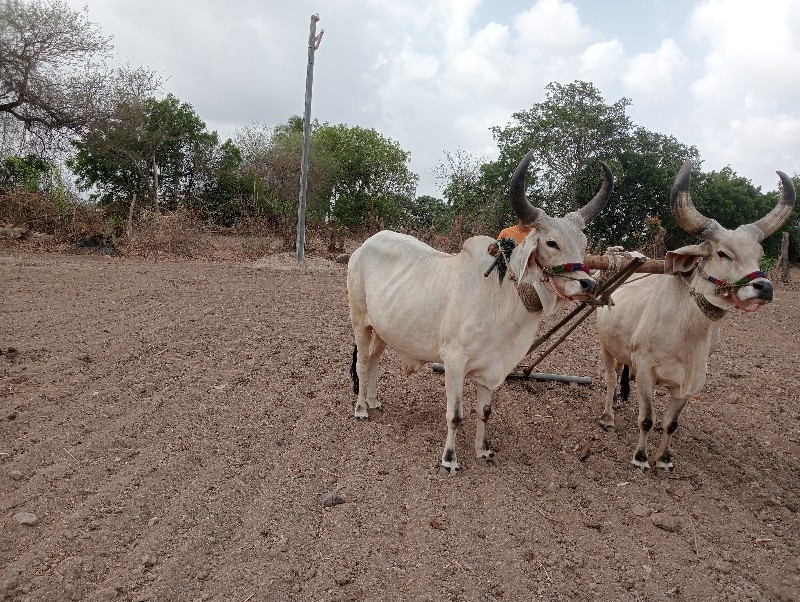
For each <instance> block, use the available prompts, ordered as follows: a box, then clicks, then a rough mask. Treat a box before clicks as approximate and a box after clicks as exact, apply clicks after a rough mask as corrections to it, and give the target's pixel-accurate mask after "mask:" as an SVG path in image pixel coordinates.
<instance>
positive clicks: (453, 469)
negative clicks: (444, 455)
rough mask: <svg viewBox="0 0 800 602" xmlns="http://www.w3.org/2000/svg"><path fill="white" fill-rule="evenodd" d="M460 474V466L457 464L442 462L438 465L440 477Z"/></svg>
mask: <svg viewBox="0 0 800 602" xmlns="http://www.w3.org/2000/svg"><path fill="white" fill-rule="evenodd" d="M460 474H461V466H459V465H458V464H454V465H452V466H445V465H444V464H442V465H440V466H439V476H440V477H449V476H458V475H460Z"/></svg>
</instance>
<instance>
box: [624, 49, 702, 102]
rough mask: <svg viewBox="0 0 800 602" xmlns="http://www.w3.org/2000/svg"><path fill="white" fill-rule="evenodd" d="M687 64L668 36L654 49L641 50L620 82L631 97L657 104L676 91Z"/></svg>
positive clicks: (631, 61)
mask: <svg viewBox="0 0 800 602" xmlns="http://www.w3.org/2000/svg"><path fill="white" fill-rule="evenodd" d="M686 65H687V60H686V57H685V56H684V54H683V52H682V51H681V49H680V48H678V45H677V44H676V42H675V40H673V39H672V38H667V39H666V40H664V41H663V42H661V46H659V48H658V49H657V50H656V51H655V52H643V53H640V54H637V55H636V56H634V57H633V58H632V59H631V60H630V62H629V64H628V68H627V70H626V72H625V73H624V75H623V76H622V84H623V86H624V87H625V91H626V92H627V93H628V94H630V95H631V96H633V97H636V98H637V99H639V100H642V101H646V102H650V103H655V104H660V103H663V102H664V101H665V100H666V99H668V98H669V97H671V96H672V95H673V94H674V93H675V92H676V84H677V83H678V81H679V80H680V75H681V73H682V72H684V71H685V69H686Z"/></svg>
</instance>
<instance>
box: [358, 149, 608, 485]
mask: <svg viewBox="0 0 800 602" xmlns="http://www.w3.org/2000/svg"><path fill="white" fill-rule="evenodd" d="M530 161H531V153H528V155H527V156H526V157H525V158H524V159H523V161H522V162H521V163H520V165H519V167H518V168H517V170H516V172H515V174H514V176H513V178H512V181H511V186H510V192H509V196H510V201H511V206H512V208H513V209H514V212H515V213H516V214H517V215H518V216H519V218H520V219H521V220H523V221H524V222H525V223H527V224H529V225H531V226H533V231H532V232H531V233H530V234H529V235H528V236H527V237H526V238H525V239H524V241H523V242H522V243H521V244H520V245H518V246H516V247H515V248H514V249H513V250H512V251H510V253H508V256H507V257H506V255H503V257H504V258H506V265H507V268H508V274H507V276H506V278H505V279H503V280H502V282H499V281H498V280H499V279H498V278H497V276H496V275H495V274H491V277H489V278H486V277H484V272H485V271H486V270H487V268H489V267H490V266H491V265H492V262H493V261H494V259H493V257H492V256H491V255H490V254H489V252H488V249H489V247H490V245H492V244H493V243H495V241H494V239H492V238H489V237H488V236H476V237H473V238H470V239H468V240H467V241H466V242H465V243H464V247H463V250H462V251H461V252H460V253H459V254H458V255H449V254H447V253H442V252H440V251H437V250H435V249H433V248H431V247H429V246H428V245H426V244H424V243H422V242H420V241H419V240H417V239H415V238H413V237H411V236H407V235H404V234H398V233H396V232H389V231H383V232H379V233H377V234H375V235H374V236H372V237H370V238H369V239H367V240H366V241H365V242H364V244H362V245H361V246H360V247H359V248H358V249H357V250H356V251H355V252H354V253H353V255H352V256H351V257H350V261H349V264H348V268H347V296H348V299H349V302H350V320H351V322H352V324H353V334H354V335H355V344H356V347H355V349H354V351H353V369H352V370H351V373H352V375H353V384H354V390H355V392H356V393H358V398H357V400H356V402H355V417H356V418H357V419H359V420H364V419H366V418H367V417H368V408H369V409H375V410H382V405H381V403H380V401H379V400H378V390H377V377H378V360H379V358H380V356H381V353H382V352H383V350H384V349H385V348H386V346H387V345H388V346H390V347H392V348H393V349H394V350H395V351H396V352H397V354H398V355H399V356H400V358H401V359H402V362H403V365H404V367H405V371H406V374H407V375H408V374H411V373H413V372H415V371H416V370H418V369H419V368H420V367H421V366H423V365H424V364H425V363H427V362H442V363H443V364H444V368H445V375H444V378H445V389H446V394H447V413H446V419H447V438H446V439H445V445H444V451H443V453H442V460H441V462H442V463H441V468H440V474H443V475H444V474H448V473H450V474H454V473H456V472H458V471H460V470H461V467H460V465H459V463H458V460H457V457H456V450H455V445H456V431H457V429H458V427H459V425H460V424H461V421H462V419H463V416H464V410H463V403H462V391H463V388H464V379H465V378H470V379H471V380H472V381H474V382H475V383H476V386H477V403H476V406H477V416H478V423H477V431H476V435H475V454H476V456H477V457H478V458H479V459H482V460H486V461H489V460H492V459H493V457H494V451H492V450H491V449H490V448H489V446H488V444H487V440H486V421H487V420H488V419H489V415H490V413H491V402H492V395H493V393H494V391H495V390H496V389H497V388H498V387H499V386H500V385H501V384H503V382H504V381H505V379H506V376H507V375H508V373H509V371H510V370H511V369H512V368H514V367H515V366H516V365H517V363H518V362H520V361H521V360H522V359H523V358H524V357H525V355H526V354H527V352H528V348H529V347H530V344H531V342H532V341H533V339H534V336H535V334H536V330H537V328H538V326H539V322H540V321H541V319H542V316H544V315H547V314H549V313H552V312H553V311H554V310H555V308H556V306H557V305H558V304H559V303H560V302H561V301H562V299H585V298H587V297H588V296H589V295H591V293H592V292H593V291H594V288H595V285H596V283H595V281H594V280H593V279H592V278H591V277H590V276H589V274H588V273H587V271H586V267H585V266H584V265H583V257H584V251H585V250H586V236H585V235H584V234H583V232H581V230H582V229H583V228H584V227H586V225H587V224H588V223H589V222H590V221H591V220H592V219H594V218H595V217H596V216H597V214H598V213H600V211H601V210H602V209H603V207H604V206H605V204H606V202H607V201H608V197H609V196H610V195H611V191H612V188H613V176H612V175H611V171H610V170H609V168H608V166H607V165H605V164H602V167H603V172H604V182H603V185H602V187H601V189H600V191H599V192H598V193H597V194H596V195H595V197H594V198H593V199H592V200H591V201H590V202H589V203H588V204H586V205H585V206H584V207H582V208H581V209H580V210H578V211H575V212H572V213H569V214H567V215H566V216H564V217H563V218H554V217H550V216H548V215H546V214H545V212H544V211H542V210H541V209H538V208H536V207H534V206H533V205H531V204H530V203H529V202H528V201H527V200H526V198H525V174H526V172H527V169H528V165H529V163H530ZM553 270H555V272H558V274H556V273H554V271H553ZM569 270H571V271H569Z"/></svg>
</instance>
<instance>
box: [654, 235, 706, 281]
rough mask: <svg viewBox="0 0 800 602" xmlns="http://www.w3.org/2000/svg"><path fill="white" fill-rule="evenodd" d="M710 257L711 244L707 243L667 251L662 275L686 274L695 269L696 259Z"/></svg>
mask: <svg viewBox="0 0 800 602" xmlns="http://www.w3.org/2000/svg"><path fill="white" fill-rule="evenodd" d="M710 255H711V243H709V242H708V241H703V242H701V243H700V244H699V245H688V246H686V247H681V248H680V249H675V250H674V251H667V255H666V257H664V273H665V274H686V273H688V272H691V271H692V270H693V269H694V268H695V262H696V261H697V260H698V259H702V258H704V257H709V256H710Z"/></svg>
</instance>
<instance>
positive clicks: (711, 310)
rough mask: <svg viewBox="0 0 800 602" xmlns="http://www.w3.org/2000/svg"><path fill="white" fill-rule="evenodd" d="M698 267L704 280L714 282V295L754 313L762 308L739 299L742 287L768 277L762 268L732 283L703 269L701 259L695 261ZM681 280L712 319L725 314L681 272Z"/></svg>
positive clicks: (698, 304) (698, 271) (702, 309)
mask: <svg viewBox="0 0 800 602" xmlns="http://www.w3.org/2000/svg"><path fill="white" fill-rule="evenodd" d="M695 267H696V268H697V273H698V274H699V275H700V277H701V278H703V280H708V281H709V282H710V283H712V284H713V285H714V286H715V288H714V296H720V295H722V296H723V297H728V298H730V300H731V301H733V304H734V305H735V306H736V307H738V308H739V309H740V310H742V311H744V312H747V313H753V312H756V311H758V310H759V309H761V306H760V305H756V306H748V305H745V304H744V303H743V302H742V300H741V299H739V295H738V291H739V289H740V288H741V287H743V286H747V285H748V284H749V283H750V282H752V281H753V280H758V279H759V278H766V274H764V272H762V271H761V270H756V271H755V272H750V273H749V274H747V275H746V276H742V277H741V278H739V279H738V280H737V281H736V282H734V283H733V284H730V283H729V282H728V281H727V280H722V279H721V278H715V277H714V276H709V275H708V274H707V273H706V272H705V270H703V266H702V265H701V261H700V260H697V261H695V263H694V267H693V268H692V269H694V268H695ZM681 281H682V282H683V283H684V284H685V285H686V287H687V288H688V289H689V295H691V296H692V298H693V299H694V300H695V302H696V303H697V306H698V307H699V308H700V310H701V311H702V312H703V313H704V314H705V315H706V316H707V317H708V318H710V319H711V320H719V319H720V318H722V317H723V316H724V315H725V310H724V309H722V308H720V307H717V306H716V305H714V304H712V303H711V302H710V301H709V300H708V299H706V297H705V295H703V294H702V293H699V292H697V290H695V288H694V287H693V286H691V285H690V284H689V281H688V280H687V279H686V276H684V275H683V274H681Z"/></svg>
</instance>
